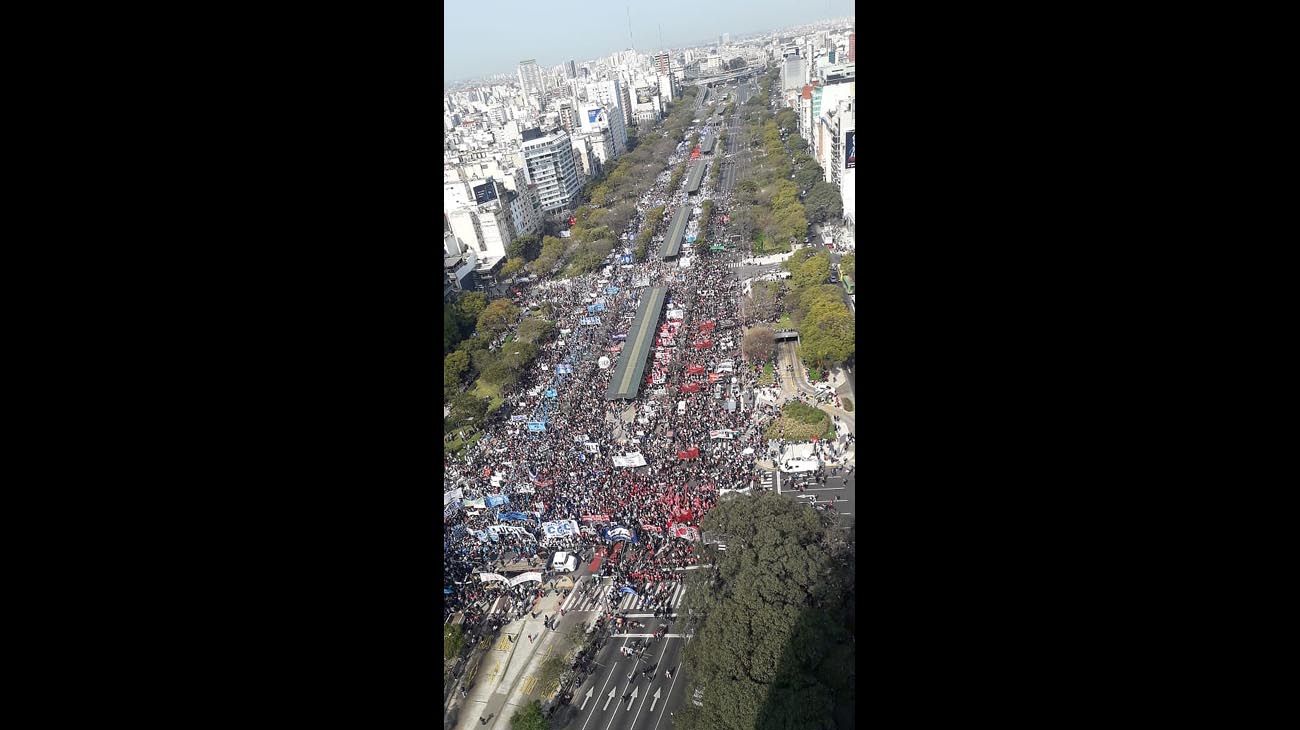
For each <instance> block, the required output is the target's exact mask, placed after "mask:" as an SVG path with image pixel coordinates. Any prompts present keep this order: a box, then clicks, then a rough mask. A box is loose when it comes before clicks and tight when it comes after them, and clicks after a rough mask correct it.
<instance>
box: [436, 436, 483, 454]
mask: <svg viewBox="0 0 1300 730" xmlns="http://www.w3.org/2000/svg"><path fill="white" fill-rule="evenodd" d="M482 437H483V432H482V431H475V432H474V433H473V434H471V435H470V436H469V438H466V439H465V440H463V441H462V440H461V439H460V437H459V436H457V437H456V438H454V439H452V440H451V441H448V442H447V445H446V446H445V447H444V449H446V451H447V453H448V454H452V455H455V454H459V453H460V452H461V451H462V450H464V448H465V447H466V446H472V445H474V443H475V442H477V441H478V440H479V439H480V438H482Z"/></svg>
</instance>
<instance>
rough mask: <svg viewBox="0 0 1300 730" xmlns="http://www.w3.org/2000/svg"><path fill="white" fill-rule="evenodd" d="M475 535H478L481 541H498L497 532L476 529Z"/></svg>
mask: <svg viewBox="0 0 1300 730" xmlns="http://www.w3.org/2000/svg"><path fill="white" fill-rule="evenodd" d="M474 537H477V538H478V539H479V540H481V541H483V542H496V541H497V536H496V533H495V532H488V531H487V530H475V531H474Z"/></svg>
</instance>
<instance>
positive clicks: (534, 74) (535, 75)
mask: <svg viewBox="0 0 1300 730" xmlns="http://www.w3.org/2000/svg"><path fill="white" fill-rule="evenodd" d="M519 86H520V87H522V88H523V90H524V93H525V94H528V93H529V92H541V91H543V87H542V69H541V67H540V66H538V65H537V61H536V60H535V59H531V58H530V59H528V60H527V61H520V62H519Z"/></svg>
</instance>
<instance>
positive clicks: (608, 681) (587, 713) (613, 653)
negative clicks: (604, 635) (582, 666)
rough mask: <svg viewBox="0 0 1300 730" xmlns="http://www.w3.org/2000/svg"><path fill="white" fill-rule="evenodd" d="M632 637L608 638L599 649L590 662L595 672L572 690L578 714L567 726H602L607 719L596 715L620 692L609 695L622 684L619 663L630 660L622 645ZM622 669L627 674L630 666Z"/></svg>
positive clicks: (581, 728) (583, 729)
mask: <svg viewBox="0 0 1300 730" xmlns="http://www.w3.org/2000/svg"><path fill="white" fill-rule="evenodd" d="M630 641H631V640H630V639H609V640H607V641H606V642H605V644H604V646H602V647H601V648H600V649H599V650H598V651H597V652H596V657H595V659H594V660H593V661H594V663H593V664H592V665H591V668H592V673H591V674H590V675H588V676H587V678H586V679H585V680H583V682H582V684H579V685H578V687H577V688H576V689H575V691H574V693H573V702H572V704H574V705H576V706H577V707H578V714H577V715H576V716H575V717H574V718H573V720H572V721H571V722H570V723H569V724H568V725H566V726H565V727H567V728H573V730H588V728H596V730H600V728H603V727H604V721H603V720H602V721H601V722H600V723H596V722H595V718H596V716H597V715H599V714H601V706H602V705H607V707H606V710H608V709H609V706H612V705H613V700H614V699H618V697H619V696H621V694H617V695H615V697H614V698H613V699H610V698H609V692H610V690H611V689H614V690H615V691H617V690H618V688H619V683H618V682H617V681H615V680H616V679H618V678H620V675H619V671H620V667H619V664H620V663H627V660H626V659H625V658H624V657H623V655H622V654H621V653H620V652H619V649H620V648H621V647H623V646H624V645H626V644H627V643H630ZM621 671H622V672H623V676H626V675H627V669H622V670H621ZM597 698H599V699H597Z"/></svg>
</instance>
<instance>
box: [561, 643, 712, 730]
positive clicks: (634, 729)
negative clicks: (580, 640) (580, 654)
mask: <svg viewBox="0 0 1300 730" xmlns="http://www.w3.org/2000/svg"><path fill="white" fill-rule="evenodd" d="M645 623H646V624H647V628H646V629H631V630H630V631H634V632H636V635H633V634H630V633H619V634H615V635H614V636H613V637H611V638H610V639H609V640H608V642H607V643H606V644H605V645H604V646H603V647H602V648H601V650H600V651H599V652H598V653H597V655H596V660H595V661H596V666H595V667H594V669H595V672H594V673H593V674H592V675H590V676H589V677H587V678H586V679H585V680H584V681H583V682H582V684H580V685H578V688H577V691H576V692H575V693H574V695H573V702H572V703H571V704H570V705H569V706H568V707H567V708H565V709H564V710H563V711H562V712H559V713H556V715H555V717H554V718H553V719H552V727H554V728H557V729H560V728H563V729H564V730H658V729H659V728H663V729H664V730H669V729H670V728H672V717H671V715H670V713H672V712H675V711H676V710H677V709H678V708H680V707H681V706H682V703H683V702H684V701H685V697H686V692H687V687H688V686H689V681H688V679H687V677H685V676H684V675H683V674H682V672H681V663H682V648H683V647H684V646H685V643H686V641H688V638H687V637H685V636H682V635H679V634H676V633H672V632H673V628H672V627H671V626H670V628H669V633H668V634H667V635H666V636H665V637H664V638H662V639H657V640H656V639H653V638H648V637H645V636H642V634H650V633H653V631H654V628H655V627H657V626H658V625H660V623H662V622H660V621H645ZM637 641H645V642H648V646H646V648H645V650H644V652H643V653H642V654H639V655H636V656H632V657H627V656H624V654H623V653H622V652H621V651H620V649H624V648H631V647H633V646H634V645H635V642H637ZM651 667H653V675H652V676H649V677H647V676H646V675H644V674H642V672H643V671H644V670H646V669H647V668H651ZM670 668H674V669H676V670H677V671H675V672H674V674H673V678H672V679H668V678H667V677H666V676H665V670H667V669H670ZM629 673H631V674H632V675H633V676H632V680H631V681H629V680H628V674H629Z"/></svg>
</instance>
